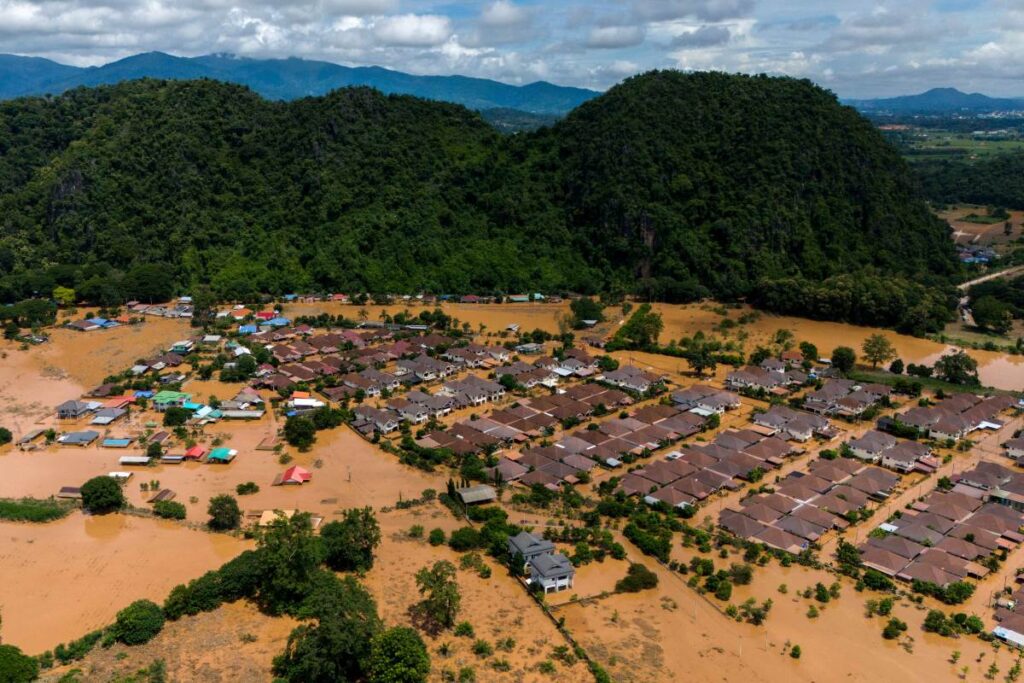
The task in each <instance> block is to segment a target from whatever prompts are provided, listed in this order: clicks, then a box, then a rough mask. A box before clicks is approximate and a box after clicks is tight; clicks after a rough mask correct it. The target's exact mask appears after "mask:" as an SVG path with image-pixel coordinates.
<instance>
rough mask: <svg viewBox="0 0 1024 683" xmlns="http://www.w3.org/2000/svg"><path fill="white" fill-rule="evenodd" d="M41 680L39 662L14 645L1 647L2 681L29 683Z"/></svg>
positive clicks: (0, 676) (0, 670) (0, 672)
mask: <svg viewBox="0 0 1024 683" xmlns="http://www.w3.org/2000/svg"><path fill="white" fill-rule="evenodd" d="M37 678H39V662H37V661H36V658H35V657H29V656H28V655H26V654H22V652H21V650H19V649H18V648H16V647H15V646H13V645H0V681H5V682H6V683H29V681H34V680H36V679H37Z"/></svg>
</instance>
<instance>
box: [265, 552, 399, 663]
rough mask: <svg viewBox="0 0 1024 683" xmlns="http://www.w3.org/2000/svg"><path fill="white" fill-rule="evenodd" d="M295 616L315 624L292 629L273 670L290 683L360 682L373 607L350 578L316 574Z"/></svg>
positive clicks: (374, 628) (373, 624)
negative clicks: (313, 621)
mask: <svg viewBox="0 0 1024 683" xmlns="http://www.w3.org/2000/svg"><path fill="white" fill-rule="evenodd" d="M311 581H312V583H311V584H310V585H311V590H310V592H309V595H308V597H306V599H305V601H304V602H303V603H302V606H301V608H300V609H299V611H298V615H299V616H300V617H302V618H304V619H312V620H315V623H306V624H303V625H301V626H299V627H298V628H296V629H295V630H293V631H292V633H291V635H290V636H289V637H288V644H287V645H286V647H285V651H284V652H283V653H282V654H281V655H279V656H277V657H275V658H274V664H273V671H274V674H275V675H277V676H279V677H280V678H281V679H282V680H285V681H289V682H292V683H335V682H336V681H357V680H363V678H364V676H365V674H366V670H367V664H368V659H369V657H370V651H371V647H372V643H373V641H374V638H375V636H376V635H377V633H378V632H379V631H380V628H381V624H380V619H379V617H378V616H377V605H376V603H375V602H374V600H373V597H372V596H371V595H370V594H369V592H368V591H367V590H366V589H365V588H363V587H362V586H361V585H360V584H359V582H358V581H356V580H355V579H353V578H352V577H351V576H346V577H344V578H342V579H339V578H338V577H337V576H335V575H334V574H331V573H328V572H324V571H316V572H315V573H314V574H312V576H311Z"/></svg>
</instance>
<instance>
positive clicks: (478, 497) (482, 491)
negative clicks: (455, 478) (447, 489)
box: [455, 484, 498, 505]
mask: <svg viewBox="0 0 1024 683" xmlns="http://www.w3.org/2000/svg"><path fill="white" fill-rule="evenodd" d="M455 493H456V494H457V495H458V496H459V499H460V500H461V501H462V502H463V503H464V504H465V505H480V504H483V503H492V502H494V501H495V500H497V499H498V492H497V491H495V490H494V487H493V486H488V485H487V484H477V485H476V486H468V487H466V488H462V489H457V490H456V491H455Z"/></svg>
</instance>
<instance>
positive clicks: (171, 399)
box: [153, 391, 192, 403]
mask: <svg viewBox="0 0 1024 683" xmlns="http://www.w3.org/2000/svg"><path fill="white" fill-rule="evenodd" d="M190 398H192V394H186V393H185V392H183V391H160V392H157V395H156V396H154V397H153V403H178V402H180V401H187V400H189V399H190Z"/></svg>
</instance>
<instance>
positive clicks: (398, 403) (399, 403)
mask: <svg viewBox="0 0 1024 683" xmlns="http://www.w3.org/2000/svg"><path fill="white" fill-rule="evenodd" d="M388 408H390V409H391V410H394V411H395V412H397V413H398V415H399V417H401V418H402V419H403V420H405V421H406V422H409V423H412V424H423V423H424V422H426V421H427V420H429V419H430V410H429V409H428V408H427V407H426V406H425V405H423V404H421V403H413V402H412V401H409V400H407V399H404V398H396V399H394V400H393V401H389V402H388Z"/></svg>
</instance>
